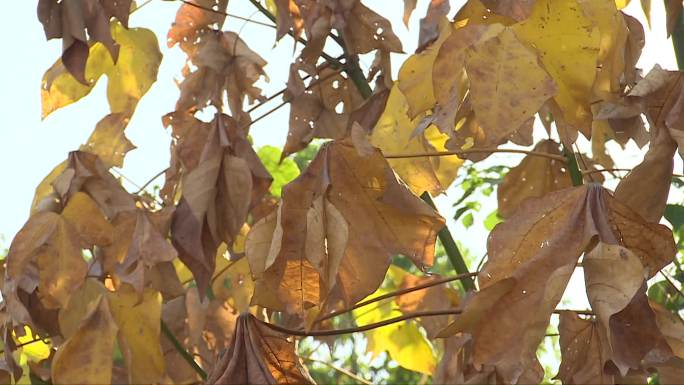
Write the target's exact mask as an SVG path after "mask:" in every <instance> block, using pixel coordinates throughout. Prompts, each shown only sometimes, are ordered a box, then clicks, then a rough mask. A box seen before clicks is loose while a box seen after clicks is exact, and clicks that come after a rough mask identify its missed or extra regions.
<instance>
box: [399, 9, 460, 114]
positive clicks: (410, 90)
mask: <svg viewBox="0 0 684 385" xmlns="http://www.w3.org/2000/svg"><path fill="white" fill-rule="evenodd" d="M442 24H443V25H442V27H441V28H440V34H439V37H438V39H437V40H436V41H435V42H434V43H432V44H431V45H430V46H429V47H428V48H427V49H425V50H424V51H422V52H420V53H417V54H415V55H411V56H410V57H409V58H408V59H406V61H405V62H404V64H403V65H402V66H401V68H400V69H399V78H398V80H397V84H398V86H399V89H400V90H401V92H402V93H403V94H404V95H405V96H406V102H407V104H408V115H409V117H410V118H415V117H416V116H417V115H418V114H420V113H421V112H425V111H427V110H429V109H431V108H432V107H433V106H434V105H435V102H436V100H435V94H434V89H433V86H432V66H433V64H434V62H435V58H436V57H437V53H438V52H439V48H440V47H441V46H442V43H444V40H446V38H447V37H449V35H450V33H451V26H450V25H449V24H448V23H446V22H445V23H442Z"/></svg>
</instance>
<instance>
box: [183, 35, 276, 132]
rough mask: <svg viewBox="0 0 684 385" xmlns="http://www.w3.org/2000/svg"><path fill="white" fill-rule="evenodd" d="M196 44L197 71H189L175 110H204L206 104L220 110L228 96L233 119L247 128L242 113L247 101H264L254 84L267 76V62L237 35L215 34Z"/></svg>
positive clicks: (194, 53)
mask: <svg viewBox="0 0 684 385" xmlns="http://www.w3.org/2000/svg"><path fill="white" fill-rule="evenodd" d="M193 42H194V43H195V44H196V46H195V49H194V51H193V52H192V53H190V60H191V61H192V63H193V64H194V65H195V66H197V70H195V71H193V72H189V71H186V73H187V74H186V76H185V79H184V80H183V82H182V83H181V84H180V91H181V94H180V97H179V99H178V102H177V103H176V110H177V111H188V110H195V109H200V110H201V109H203V108H204V107H205V106H207V104H211V105H213V106H215V107H217V109H219V110H220V108H221V105H222V104H223V95H224V93H226V94H227V97H228V106H229V107H230V110H231V111H232V113H233V115H234V116H236V117H238V118H237V120H238V121H239V122H240V123H241V124H245V123H246V122H248V117H246V116H245V115H246V114H245V113H244V112H243V102H244V100H245V97H247V98H248V99H249V102H250V103H253V102H254V101H255V100H263V99H264V97H263V96H262V95H261V90H260V89H259V88H257V87H255V86H254V83H255V82H256V81H257V80H259V78H260V77H261V76H265V72H264V70H263V67H264V66H265V65H266V61H265V60H264V59H262V58H261V56H259V55H258V54H257V53H256V52H254V51H252V50H251V49H250V48H249V47H248V46H247V44H246V43H245V42H244V41H243V40H242V39H241V38H240V37H239V36H238V34H236V33H234V32H228V31H224V32H221V31H213V30H212V31H209V32H207V33H205V34H203V35H202V36H201V37H200V38H199V39H198V40H196V42H195V41H193Z"/></svg>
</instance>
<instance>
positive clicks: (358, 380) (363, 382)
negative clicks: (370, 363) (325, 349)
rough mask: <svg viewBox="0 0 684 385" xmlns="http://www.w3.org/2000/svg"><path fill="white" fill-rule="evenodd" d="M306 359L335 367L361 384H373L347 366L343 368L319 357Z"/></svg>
mask: <svg viewBox="0 0 684 385" xmlns="http://www.w3.org/2000/svg"><path fill="white" fill-rule="evenodd" d="M304 360H305V361H310V362H315V363H318V364H323V365H325V366H327V367H329V368H330V369H333V370H335V371H337V372H340V373H342V374H344V375H345V376H347V377H349V378H351V379H352V380H354V381H356V382H358V383H360V384H364V385H373V383H372V382H370V381H368V380H366V379H365V378H363V377H361V376H359V375H358V374H354V373H352V372H351V371H349V370H347V369H345V368H341V367H339V366H336V365H333V364H331V363H330V362H327V361H323V360H317V359H315V358H311V357H304Z"/></svg>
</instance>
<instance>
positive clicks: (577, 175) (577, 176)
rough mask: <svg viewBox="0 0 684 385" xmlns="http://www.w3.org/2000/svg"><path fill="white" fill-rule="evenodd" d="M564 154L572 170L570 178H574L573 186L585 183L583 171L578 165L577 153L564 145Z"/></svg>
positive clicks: (569, 168)
mask: <svg viewBox="0 0 684 385" xmlns="http://www.w3.org/2000/svg"><path fill="white" fill-rule="evenodd" d="M563 155H565V159H567V161H568V170H569V171H570V179H572V185H573V186H581V185H582V184H584V180H583V178H582V173H581V172H580V170H579V166H578V165H577V158H575V153H574V152H572V150H569V149H568V148H566V147H565V146H563Z"/></svg>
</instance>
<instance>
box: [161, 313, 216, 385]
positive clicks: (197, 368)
mask: <svg viewBox="0 0 684 385" xmlns="http://www.w3.org/2000/svg"><path fill="white" fill-rule="evenodd" d="M161 331H162V333H164V335H165V336H166V338H168V339H169V341H171V344H172V345H173V347H175V348H176V350H177V351H178V353H179V354H180V355H181V357H183V359H184V360H185V361H186V362H187V363H188V364H189V365H190V366H191V367H192V369H193V370H194V371H195V372H196V373H197V374H199V376H200V377H201V378H202V379H203V380H206V379H207V372H205V371H204V369H202V368H201V367H200V366H199V364H197V362H195V359H194V358H192V355H191V354H190V353H188V351H187V350H185V348H184V347H183V345H181V343H180V342H179V341H178V339H177V338H176V336H174V335H173V333H172V332H171V330H170V329H169V327H168V326H166V323H165V322H164V320H161Z"/></svg>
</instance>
